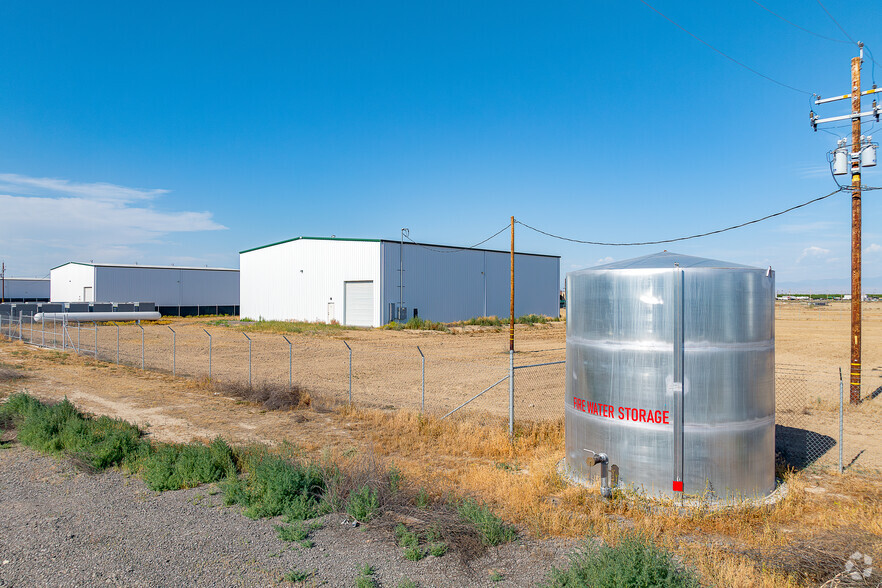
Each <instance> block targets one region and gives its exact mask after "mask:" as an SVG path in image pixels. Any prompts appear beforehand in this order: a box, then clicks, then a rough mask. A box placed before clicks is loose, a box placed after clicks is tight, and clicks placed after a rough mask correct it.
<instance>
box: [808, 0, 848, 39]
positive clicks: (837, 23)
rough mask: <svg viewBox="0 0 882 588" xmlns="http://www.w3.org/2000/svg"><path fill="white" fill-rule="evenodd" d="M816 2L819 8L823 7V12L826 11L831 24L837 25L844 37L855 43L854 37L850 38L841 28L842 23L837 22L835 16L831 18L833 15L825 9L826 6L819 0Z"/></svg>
mask: <svg viewBox="0 0 882 588" xmlns="http://www.w3.org/2000/svg"><path fill="white" fill-rule="evenodd" d="M817 2H818V6H820V7H821V8H823V9H824V12H826V13H827V16H829V17H830V20H832V21H833V24H835V25H836V26H837V27H839V30H840V31H842V34H843V35H845V37H846V38H847V39H848V40H849V41H851V42H852V43H853V44H855V45H857V41H855V40H854V39H852V38H851V35H849V34H848V33H846V32H845V29H843V28H842V25H841V24H839V21H837V20H836V19H835V18H833V15H832V14H830V11H829V10H827V7H826V6H824V4H823V3H822V2H821V0H817Z"/></svg>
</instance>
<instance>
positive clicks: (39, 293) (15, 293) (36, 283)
mask: <svg viewBox="0 0 882 588" xmlns="http://www.w3.org/2000/svg"><path fill="white" fill-rule="evenodd" d="M3 282H4V286H3V290H4V295H5V297H6V298H7V299H9V298H12V299H27V300H33V299H37V298H39V299H43V298H49V294H50V290H51V285H50V281H49V280H45V279H36V278H34V279H29V278H6V279H5V280H3Z"/></svg>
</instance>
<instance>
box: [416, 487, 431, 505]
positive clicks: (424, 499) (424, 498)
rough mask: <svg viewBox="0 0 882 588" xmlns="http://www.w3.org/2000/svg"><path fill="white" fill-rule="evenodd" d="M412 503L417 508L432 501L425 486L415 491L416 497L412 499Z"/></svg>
mask: <svg viewBox="0 0 882 588" xmlns="http://www.w3.org/2000/svg"><path fill="white" fill-rule="evenodd" d="M414 503H415V504H416V506H417V508H426V507H428V506H429V505H430V504H431V503H432V497H431V496H429V493H428V492H426V489H425V488H420V491H419V492H417V495H416V498H415V499H414Z"/></svg>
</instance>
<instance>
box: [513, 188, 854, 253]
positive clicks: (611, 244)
mask: <svg viewBox="0 0 882 588" xmlns="http://www.w3.org/2000/svg"><path fill="white" fill-rule="evenodd" d="M841 191H842V189H838V190H835V191H833V192H830V193H829V194H827V195H825V196H819V197H818V198H813V199H812V200H809V201H808V202H803V203H802V204H797V205H796V206H791V207H790V208H787V209H785V210H782V211H780V212H776V213H773V214H769V215H766V216H764V217H762V218H757V219H754V220H750V221H747V222H744V223H740V224H737V225H732V226H731V227H726V228H725V229H717V230H715V231H708V232H707V233H699V234H697V235H689V236H688V237H677V238H675V239H660V240H658V241H641V242H635V243H606V242H603V241H583V240H581V239H573V238H570V237H562V236H561V235H555V234H553V233H549V232H547V231H543V230H541V229H537V228H536V227H532V226H530V225H528V224H527V223H525V222H521V221H519V220H517V219H515V222H516V223H518V224H519V225H523V226H525V227H527V228H528V229H530V230H533V231H536V232H537V233H542V234H543V235H546V236H548V237H553V238H555V239H560V240H562V241H570V242H572V243H582V244H585V245H607V246H613V247H627V246H632V245H659V244H661V243H674V242H676V241H686V240H688V239H697V238H699V237H707V236H708V235H716V234H719V233H725V232H726V231H732V230H734V229H740V228H741V227H746V226H747V225H752V224H756V223H758V222H762V221H764V220H768V219H770V218H774V217H776V216H781V215H782V214H787V213H788V212H791V211H793V210H796V209H797V208H802V207H804V206H808V205H809V204H814V203H815V202H819V201H821V200H824V199H825V198H830V197H831V196H833V195H835V194H839V193H840V192H841Z"/></svg>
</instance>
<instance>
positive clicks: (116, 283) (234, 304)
mask: <svg viewBox="0 0 882 588" xmlns="http://www.w3.org/2000/svg"><path fill="white" fill-rule="evenodd" d="M50 279H51V293H50V298H51V301H52V302H116V303H129V302H153V303H155V304H156V309H157V310H158V311H159V312H161V313H162V314H165V315H178V316H191V315H197V314H238V313H239V270H236V269H228V268H208V267H178V266H158V265H121V264H112V263H78V262H69V263H65V264H64V265H60V266H58V267H56V268H53V269H52V270H51V271H50Z"/></svg>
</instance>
